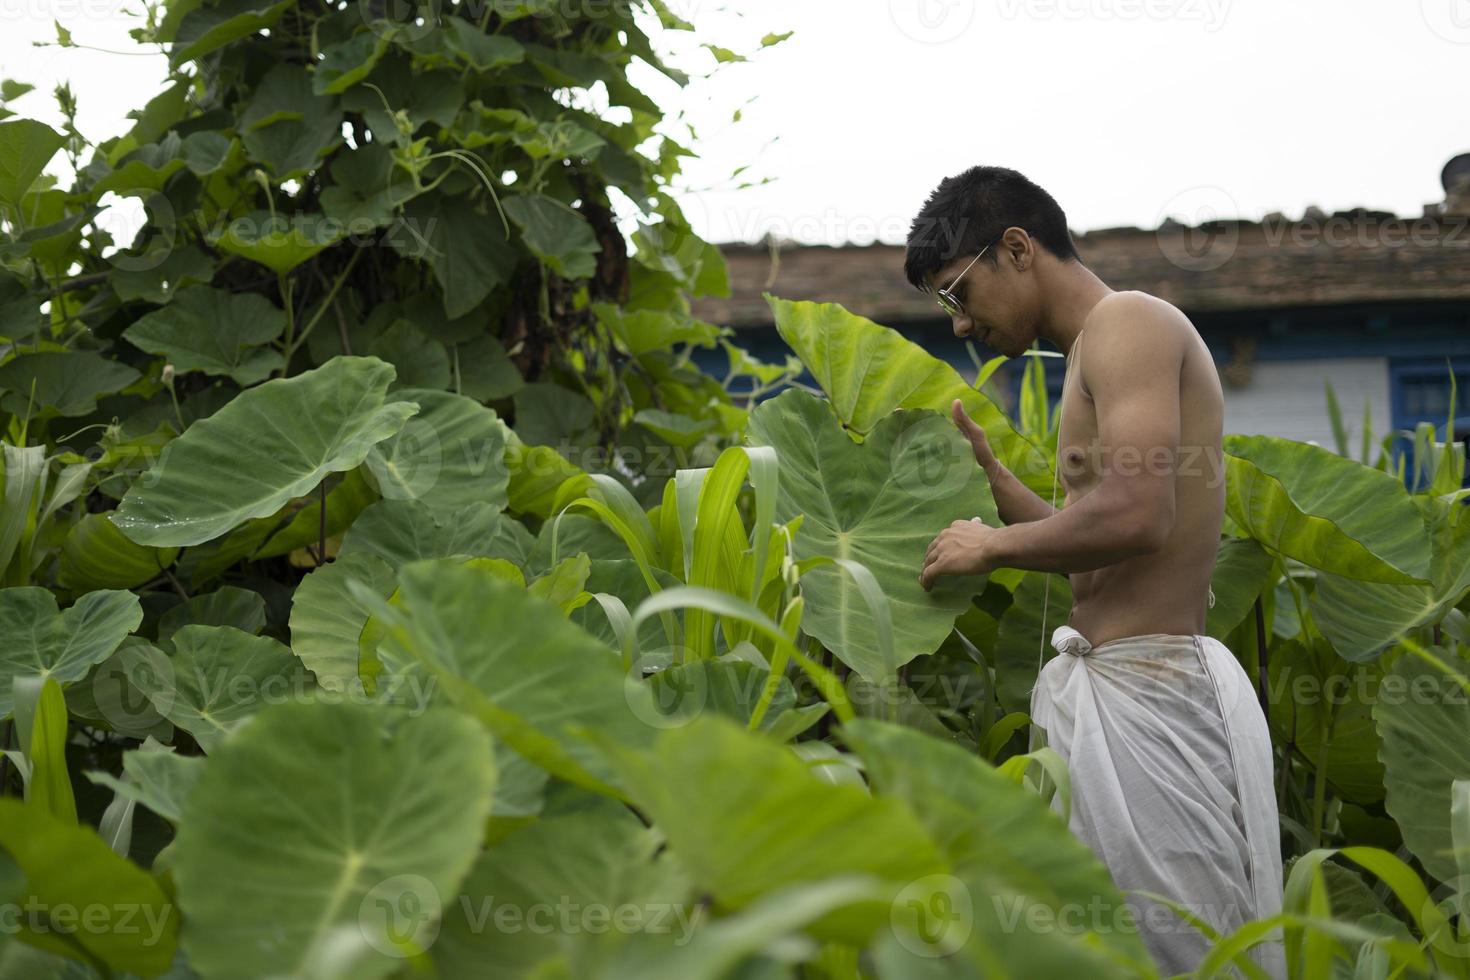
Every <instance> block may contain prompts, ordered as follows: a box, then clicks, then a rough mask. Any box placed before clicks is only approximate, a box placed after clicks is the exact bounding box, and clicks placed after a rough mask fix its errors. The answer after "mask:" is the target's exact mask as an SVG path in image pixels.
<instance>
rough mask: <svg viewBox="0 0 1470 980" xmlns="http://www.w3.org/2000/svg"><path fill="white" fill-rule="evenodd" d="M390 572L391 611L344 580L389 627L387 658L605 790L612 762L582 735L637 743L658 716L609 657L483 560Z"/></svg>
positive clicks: (505, 735) (550, 763)
mask: <svg viewBox="0 0 1470 980" xmlns="http://www.w3.org/2000/svg"><path fill="white" fill-rule="evenodd" d="M398 578H399V589H400V595H399V602H400V603H401V605H399V606H398V607H397V608H396V609H390V608H389V607H388V606H387V605H386V604H384V603H383V602H382V600H381V599H378V598H377V597H376V596H373V595H371V594H370V593H368V592H366V590H364V588H363V587H362V586H359V585H356V584H355V583H350V584H349V588H351V590H352V592H353V594H354V595H356V596H357V597H358V598H359V599H360V600H362V601H364V602H365V603H367V604H369V605H370V606H373V608H374V615H376V616H380V617H382V618H383V619H384V620H385V622H387V623H388V624H389V629H388V632H387V637H386V638H385V639H384V640H383V646H385V647H387V648H389V650H390V655H392V656H396V657H397V658H398V659H399V660H413V659H416V660H418V661H420V662H422V663H423V664H424V665H425V666H427V667H428V669H429V671H430V672H431V674H432V675H433V676H434V677H435V678H436V680H437V681H438V684H439V687H440V688H441V689H442V690H444V691H445V692H446V693H447V694H448V695H449V697H450V699H451V700H452V701H453V702H454V703H455V704H456V705H457V706H459V707H460V708H461V709H462V710H464V711H466V712H468V713H470V714H472V715H474V716H475V717H477V718H479V719H480V720H481V721H482V722H483V723H484V724H485V725H486V727H488V728H489V729H490V731H491V732H493V733H494V734H495V736H496V738H498V739H500V740H501V741H504V742H505V743H506V744H508V745H509V746H510V747H511V748H513V749H515V750H516V751H517V752H519V753H520V754H522V755H524V756H525V757H526V758H528V759H530V760H531V761H533V762H535V763H537V764H538V765H540V766H542V767H543V768H545V769H547V770H549V771H551V772H552V773H553V774H555V775H557V776H560V777H562V778H563V779H567V780H569V781H571V782H574V783H577V784H579V785H582V786H585V787H587V788H589V789H594V790H598V791H601V792H610V791H612V789H613V786H614V782H613V779H614V777H613V776H612V772H611V769H610V767H609V765H608V763H607V760H606V758H605V756H604V755H603V754H602V753H601V752H600V751H598V750H597V748H596V747H595V746H594V745H593V744H592V743H591V742H590V741H589V739H588V732H589V731H590V732H595V733H598V734H601V735H603V736H605V737H607V738H611V739H612V740H613V741H614V742H617V743H620V744H624V745H631V746H642V745H645V744H647V743H648V742H649V741H650V740H651V738H652V737H653V734H654V728H653V727H652V726H653V725H654V723H656V722H657V721H658V720H659V718H660V717H661V716H660V715H659V713H658V711H657V709H656V708H655V707H654V705H653V700H652V694H651V693H650V692H649V690H648V688H647V687H646V686H645V685H644V684H642V683H641V682H640V681H638V680H636V679H634V678H632V677H630V676H628V675H627V674H626V673H625V672H624V670H623V666H622V661H621V659H620V658H619V656H618V655H617V654H615V653H613V652H612V651H610V650H608V649H607V648H606V647H604V646H603V645H602V644H601V643H600V642H598V641H597V640H596V639H594V638H593V637H591V636H589V635H588V634H586V633H584V632H582V631H581V630H580V629H578V628H577V627H575V626H573V625H572V624H570V623H568V622H567V621H566V618H565V616H564V615H563V614H562V612H561V610H560V609H558V608H557V607H556V606H554V605H552V604H551V603H549V602H546V601H545V600H543V599H538V598H536V597H535V596H532V595H529V594H527V592H526V590H525V589H524V588H522V587H521V586H519V585H517V584H515V583H514V582H509V581H506V580H504V579H503V578H500V577H498V576H497V575H496V574H495V571H494V570H493V569H491V568H489V567H487V566H486V565H485V563H481V562H469V563H465V564H460V563H456V562H454V561H418V562H412V563H410V564H407V565H405V566H403V568H402V569H401V570H400V571H399V576H398ZM374 603H376V605H374Z"/></svg>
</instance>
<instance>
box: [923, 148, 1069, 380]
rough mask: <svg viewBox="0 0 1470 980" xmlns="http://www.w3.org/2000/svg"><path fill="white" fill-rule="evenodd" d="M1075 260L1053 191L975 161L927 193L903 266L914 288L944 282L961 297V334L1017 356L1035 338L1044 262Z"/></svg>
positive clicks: (957, 324) (957, 322)
mask: <svg viewBox="0 0 1470 980" xmlns="http://www.w3.org/2000/svg"><path fill="white" fill-rule="evenodd" d="M987 246H988V248H987ZM982 251H984V253H985V254H984V255H983V256H981V258H980V260H979V261H978V262H976V261H975V257H976V256H977V255H980V253H981V252H982ZM1076 261H1078V257H1077V249H1076V247H1075V246H1074V245H1073V243H1072V235H1071V233H1070V232H1069V231H1068V230H1067V216H1066V215H1065V214H1063V213H1062V209H1061V207H1060V206H1059V205H1058V204H1057V202H1056V201H1055V200H1054V199H1053V198H1052V196H1051V195H1050V194H1048V193H1047V192H1046V191H1044V190H1042V189H1041V188H1040V187H1038V186H1036V185H1035V184H1033V183H1032V182H1031V181H1029V180H1027V179H1026V178H1025V177H1023V176H1022V175H1021V174H1019V173H1017V172H1016V171H1014V170H1007V169H1006V168H1004V167H972V168H971V169H969V170H967V171H965V172H964V173H962V174H959V175H957V176H954V177H948V178H946V179H945V180H943V181H941V182H940V184H939V186H938V187H937V188H935V190H934V192H933V193H932V194H930V195H929V200H928V201H926V202H925V203H924V207H923V208H922V209H921V210H920V211H919V213H918V215H917V216H916V217H915V218H914V223H913V225H912V227H911V228H910V229H909V239H908V249H907V252H906V254H905V256H904V268H903V271H904V275H905V276H906V277H907V278H908V281H909V282H910V283H912V284H913V285H914V286H915V287H916V288H918V289H922V290H924V291H925V292H929V293H934V292H937V291H938V290H939V289H941V288H946V289H948V290H949V291H950V292H951V293H952V294H953V295H954V296H955V297H956V298H957V299H958V300H959V301H960V302H961V304H962V308H963V309H962V313H961V314H960V315H958V316H954V317H953V320H954V332H955V336H957V337H966V336H973V337H975V338H976V339H978V340H981V341H983V342H985V343H986V344H987V345H988V346H989V347H991V348H992V349H993V350H996V351H998V352H1000V353H1002V354H1006V355H1009V356H1012V357H1014V356H1016V355H1018V354H1020V353H1021V352H1022V351H1024V350H1026V349H1027V348H1028V347H1030V346H1031V343H1032V341H1034V340H1035V339H1036V335H1037V327H1038V325H1039V323H1040V319H1041V308H1042V302H1041V300H1042V291H1041V280H1042V277H1043V276H1044V275H1045V271H1046V268H1047V267H1048V266H1049V265H1055V264H1057V263H1067V262H1076ZM972 263H973V264H972ZM967 269H968V271H966V270H967ZM961 274H963V275H961ZM956 279H958V281H957V282H956Z"/></svg>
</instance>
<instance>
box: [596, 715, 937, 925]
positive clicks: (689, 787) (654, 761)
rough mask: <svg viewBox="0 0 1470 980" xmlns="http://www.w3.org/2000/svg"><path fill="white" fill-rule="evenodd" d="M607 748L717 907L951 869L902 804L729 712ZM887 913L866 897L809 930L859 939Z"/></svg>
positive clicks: (896, 887) (892, 885) (891, 882)
mask: <svg viewBox="0 0 1470 980" xmlns="http://www.w3.org/2000/svg"><path fill="white" fill-rule="evenodd" d="M608 751H609V752H610V754H611V755H612V756H613V759H614V762H615V763H616V765H617V768H618V771H619V773H620V774H621V776H622V779H623V781H624V783H625V784H626V785H627V786H628V787H629V790H630V792H631V794H632V797H633V801H634V803H635V805H636V806H637V807H638V808H639V809H640V810H642V811H643V812H644V813H645V814H647V815H648V816H649V817H651V818H652V819H653V821H654V822H655V824H656V825H657V826H658V827H660V828H661V829H662V830H663V832H664V835H665V837H666V838H667V840H668V843H669V848H670V849H671V850H672V851H673V853H674V855H675V857H676V858H678V860H679V863H680V864H681V865H682V866H683V867H684V868H686V869H687V870H688V871H689V874H690V877H691V878H693V880H694V883H695V884H696V885H697V886H698V887H699V888H700V889H702V890H705V891H708V892H709V893H710V894H711V895H713V897H714V900H715V903H716V906H717V907H718V908H721V909H740V908H744V907H746V906H748V905H750V904H752V903H754V902H756V901H757V900H759V899H760V898H761V897H762V896H765V895H768V894H770V893H772V892H774V891H777V890H779V889H781V888H783V887H785V886H787V885H792V884H796V883H798V882H810V881H820V880H822V879H825V878H829V877H832V876H835V875H844V874H855V875H871V876H873V878H874V879H876V881H875V884H878V885H882V886H886V887H885V888H884V892H886V894H887V897H894V896H896V895H897V893H898V892H899V891H900V890H901V889H902V888H903V886H904V885H907V884H908V883H909V882H912V881H914V880H916V879H919V878H923V877H925V876H927V875H931V874H937V873H942V872H944V871H946V870H948V865H947V863H946V862H945V860H944V858H943V857H942V855H941V854H940V852H939V851H938V849H937V848H935V846H934V844H933V842H932V841H931V839H930V837H929V834H928V833H927V832H926V831H925V829H924V827H923V825H922V824H921V823H920V822H919V821H918V819H917V818H916V817H915V816H914V814H913V813H912V812H911V811H910V810H909V808H908V807H907V806H905V805H904V804H903V803H902V802H900V801H898V800H895V799H880V798H875V797H873V796H870V795H869V794H868V792H867V791H866V790H865V789H863V788H861V787H858V786H853V785H850V784H833V783H829V782H824V781H823V780H821V779H820V778H818V777H817V776H816V775H814V774H813V772H812V771H811V770H810V769H809V768H808V767H807V765H806V763H804V762H803V761H802V760H801V759H800V758H798V757H797V756H796V755H795V754H794V753H793V752H791V751H790V750H788V749H786V748H784V747H782V746H780V745H777V744H775V743H773V742H772V741H770V740H769V739H766V738H763V737H762V736H760V735H755V734H751V733H748V732H746V731H744V730H743V729H741V728H739V727H737V726H736V725H735V724H734V723H732V722H730V721H728V720H726V719H723V718H717V717H715V716H713V715H702V716H700V717H697V718H695V719H694V720H693V721H691V722H689V723H688V724H685V725H681V726H679V727H676V728H671V729H669V730H667V731H665V732H663V733H662V734H660V735H659V737H658V741H657V743H655V745H654V746H653V747H652V748H651V749H649V750H646V751H641V752H640V751H633V750H629V749H626V748H622V749H619V748H615V747H612V746H609V747H608ZM793 814H800V815H801V819H799V820H793V819H792V815H793ZM888 916H889V906H888V902H886V901H882V900H881V899H880V900H878V901H869V902H863V903H859V904H857V905H855V906H853V907H851V908H848V909H845V910H844V911H843V912H842V913H840V914H839V915H835V916H831V917H828V918H827V919H825V920H824V921H823V923H822V924H820V926H819V927H814V931H815V932H816V933H817V934H818V935H820V936H822V937H823V938H830V939H837V940H840V941H843V942H847V943H851V944H852V945H856V946H862V945H865V944H866V943H867V941H868V940H869V939H870V938H871V937H872V934H873V933H874V931H876V930H877V929H878V928H879V927H880V926H884V925H886V924H887V922H888Z"/></svg>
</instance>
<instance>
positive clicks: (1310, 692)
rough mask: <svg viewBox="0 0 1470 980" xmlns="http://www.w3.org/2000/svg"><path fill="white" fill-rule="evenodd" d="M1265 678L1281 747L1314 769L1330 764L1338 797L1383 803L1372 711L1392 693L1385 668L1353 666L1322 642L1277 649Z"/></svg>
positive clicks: (1328, 771) (1328, 770)
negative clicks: (1385, 680)
mask: <svg viewBox="0 0 1470 980" xmlns="http://www.w3.org/2000/svg"><path fill="white" fill-rule="evenodd" d="M1266 672H1267V677H1268V679H1269V687H1268V692H1269V709H1270V710H1269V717H1270V723H1271V729H1272V731H1273V733H1274V734H1275V737H1276V742H1277V744H1279V745H1286V746H1290V747H1291V748H1292V750H1293V751H1294V752H1295V753H1296V754H1297V755H1299V757H1300V758H1302V759H1304V760H1306V762H1307V764H1308V765H1309V766H1311V767H1312V768H1313V769H1317V768H1319V767H1321V766H1322V764H1323V761H1324V760H1325V762H1326V776H1327V782H1328V783H1329V784H1330V785H1331V786H1332V788H1333V789H1334V790H1335V791H1336V793H1337V794H1338V795H1339V796H1341V797H1343V798H1345V799H1347V800H1351V801H1353V802H1354V803H1373V802H1376V801H1378V800H1381V799H1383V764H1382V763H1381V762H1380V761H1379V755H1380V752H1381V749H1380V739H1379V736H1378V732H1377V731H1376V730H1375V729H1374V724H1373V709H1372V706H1373V704H1374V702H1375V701H1377V700H1378V699H1379V697H1380V696H1392V694H1393V691H1392V689H1391V687H1390V688H1382V671H1381V670H1380V669H1379V667H1378V665H1376V664H1354V663H1348V662H1347V661H1345V660H1343V659H1342V658H1341V657H1339V656H1338V655H1337V654H1336V653H1334V652H1333V650H1332V648H1331V647H1330V646H1328V644H1327V643H1325V642H1323V641H1322V639H1321V638H1320V637H1316V638H1315V640H1314V642H1313V643H1311V644H1307V643H1304V642H1301V641H1299V640H1286V641H1283V642H1278V643H1276V644H1274V645H1273V646H1272V647H1271V649H1270V656H1269V659H1268V661H1267V666H1266ZM1380 689H1382V691H1383V694H1382V695H1380ZM1324 751H1325V755H1324Z"/></svg>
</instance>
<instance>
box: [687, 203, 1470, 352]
mask: <svg viewBox="0 0 1470 980" xmlns="http://www.w3.org/2000/svg"><path fill="white" fill-rule="evenodd" d="M1455 210H1456V212H1462V211H1464V210H1465V209H1463V208H1456V209H1455ZM1076 241H1077V247H1078V250H1079V251H1080V252H1081V254H1082V259H1083V261H1084V262H1085V263H1086V264H1087V265H1088V266H1089V267H1090V268H1091V269H1092V270H1093V271H1094V272H1096V273H1097V274H1098V275H1099V276H1101V277H1102V279H1103V281H1105V282H1106V283H1108V285H1110V286H1112V287H1113V288H1114V289H1141V290H1145V291H1147V292H1150V293H1153V294H1154V295H1157V296H1160V297H1163V298H1164V299H1167V300H1169V301H1170V302H1172V303H1174V304H1175V305H1176V306H1179V307H1180V308H1181V309H1183V310H1185V311H1186V312H1196V311H1198V312H1204V311H1228V310H1246V309H1255V310H1263V309H1280V308H1287V307H1309V306H1329V305H1337V304H1348V303H1398V302H1405V303H1407V302H1424V301H1437V300H1439V301H1442V300H1458V299H1470V214H1464V213H1456V214H1446V213H1444V212H1443V209H1442V208H1440V207H1437V206H1433V207H1431V208H1429V209H1427V210H1426V212H1425V214H1424V216H1422V217H1420V218H1399V217H1396V216H1394V215H1391V214H1386V213H1383V212H1373V211H1362V210H1359V211H1345V212H1338V213H1336V214H1331V215H1328V214H1324V213H1322V212H1321V211H1317V210H1316V209H1308V211H1307V212H1306V213H1305V214H1304V215H1303V216H1302V217H1301V218H1299V219H1296V220H1288V219H1286V218H1284V217H1280V216H1275V215H1273V216H1268V217H1267V218H1264V219H1262V220H1261V221H1258V222H1247V221H1220V222H1214V223H1212V224H1209V225H1202V226H1199V227H1197V228H1190V227H1187V226H1184V225H1177V224H1172V223H1166V224H1164V225H1163V226H1161V227H1160V228H1158V229H1154V230H1144V229H1139V228H1112V229H1105V230H1101V231H1093V232H1088V233H1086V234H1082V235H1078V236H1076ZM720 248H721V251H722V252H723V253H724V254H725V258H726V261H727V263H728V265H729V269H730V285H731V293H732V295H731V296H730V297H729V298H724V299H716V298H706V299H702V300H699V301H698V302H696V304H695V314H696V315H697V316H699V317H701V318H702V319H705V320H709V321H712V322H715V323H723V324H728V325H731V326H737V327H739V326H760V325H763V324H769V323H770V312H769V309H768V308H767V306H766V303H765V301H764V300H763V299H762V298H761V293H762V292H764V291H767V290H769V291H770V292H772V293H775V294H776V295H777V296H780V297H783V298H785V299H806V300H819V301H822V302H837V303H841V304H842V305H843V306H845V307H847V308H848V309H849V310H852V311H853V312H855V313H859V314H861V315H863V316H866V317H868V318H870V319H873V320H876V321H878V322H879V323H896V322H901V321H905V320H919V319H925V320H932V319H934V318H935V317H936V316H937V315H940V314H937V313H936V310H935V307H934V301H933V299H931V298H930V297H929V296H927V295H925V294H923V293H921V292H919V291H918V290H916V289H914V288H913V287H912V286H910V285H909V284H908V281H907V280H905V279H904V277H903V256H904V249H903V247H902V246H895V245H881V244H879V245H867V246H840V247H831V246H802V245H789V244H788V245H784V246H782V247H781V248H780V249H779V250H778V252H777V254H776V258H775V260H774V261H773V253H772V249H771V248H770V247H769V246H767V245H765V244H759V245H746V244H736V245H722V246H720Z"/></svg>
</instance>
